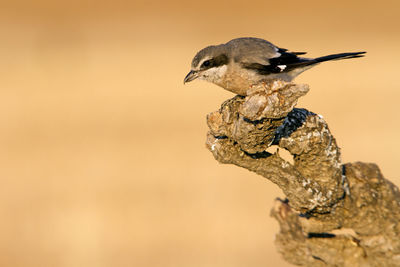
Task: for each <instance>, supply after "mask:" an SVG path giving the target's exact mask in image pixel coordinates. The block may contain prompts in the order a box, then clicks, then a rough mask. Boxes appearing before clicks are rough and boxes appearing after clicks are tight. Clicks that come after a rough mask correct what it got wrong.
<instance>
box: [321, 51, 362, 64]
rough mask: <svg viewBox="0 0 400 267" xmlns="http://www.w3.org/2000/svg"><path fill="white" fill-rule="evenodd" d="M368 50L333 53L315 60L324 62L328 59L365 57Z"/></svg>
mask: <svg viewBox="0 0 400 267" xmlns="http://www.w3.org/2000/svg"><path fill="white" fill-rule="evenodd" d="M365 53H366V52H353V53H341V54H333V55H328V56H324V57H317V58H314V61H315V62H318V63H319V62H324V61H328V60H339V59H348V58H357V57H363V56H364V55H363V54H365Z"/></svg>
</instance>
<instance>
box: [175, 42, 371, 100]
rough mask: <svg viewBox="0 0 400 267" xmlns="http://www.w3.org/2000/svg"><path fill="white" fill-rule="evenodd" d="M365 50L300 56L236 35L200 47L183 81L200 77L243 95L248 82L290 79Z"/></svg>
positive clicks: (247, 87)
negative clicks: (224, 40)
mask: <svg viewBox="0 0 400 267" xmlns="http://www.w3.org/2000/svg"><path fill="white" fill-rule="evenodd" d="M365 53H366V52H348V53H340V54H331V55H327V56H322V57H317V58H305V57H301V56H302V55H304V54H306V52H290V51H289V50H288V49H285V48H279V47H277V46H275V45H274V44H272V43H270V42H268V41H266V40H264V39H261V38H255V37H243V38H236V39H233V40H231V41H229V42H227V43H225V44H220V45H211V46H207V47H206V48H203V49H202V50H200V51H199V52H198V53H197V54H196V55H195V57H194V58H193V60H192V64H191V70H190V72H189V73H188V74H187V75H186V77H185V79H184V81H183V83H184V84H185V83H188V82H191V81H193V80H195V79H201V80H205V81H208V82H211V83H214V84H216V85H218V86H220V87H222V88H224V89H226V90H228V91H231V92H233V93H235V94H238V95H242V96H245V95H246V92H247V90H248V89H249V88H251V86H253V85H255V84H257V83H259V82H261V81H268V80H282V81H285V82H291V81H293V79H294V78H296V77H297V76H298V75H299V74H301V73H302V72H304V71H305V70H308V69H310V68H312V67H314V66H316V65H318V64H319V63H321V62H325V61H330V60H339V59H349V58H358V57H363V56H364V54H365Z"/></svg>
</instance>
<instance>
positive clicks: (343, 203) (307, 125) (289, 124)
mask: <svg viewBox="0 0 400 267" xmlns="http://www.w3.org/2000/svg"><path fill="white" fill-rule="evenodd" d="M308 90H309V89H308V86H306V85H297V84H293V83H286V82H281V81H274V82H263V83H260V84H258V85H254V86H253V87H252V88H251V89H250V90H249V92H248V95H247V96H246V97H243V96H236V97H234V98H232V99H229V100H227V101H225V102H224V103H223V104H222V106H221V108H220V109H219V110H218V111H215V112H212V113H210V114H209V115H208V116H207V124H208V126H209V128H210V131H209V132H208V134H207V141H206V145H207V148H208V149H209V150H210V151H211V152H212V153H213V155H214V157H215V159H216V160H217V161H219V162H221V163H226V164H235V165H237V166H240V167H243V168H246V169H248V170H250V171H253V172H256V173H257V174H259V175H262V176H263V177H265V178H267V179H269V180H271V181H272V182H273V183H275V184H277V185H278V186H279V187H280V188H281V189H282V190H283V192H284V193H285V195H286V197H287V199H286V200H277V201H276V205H275V207H273V209H272V211H271V215H272V216H273V217H274V218H275V219H277V221H278V222H279V224H280V228H281V231H280V233H279V234H278V235H277V238H276V245H277V247H278V250H279V251H280V252H281V253H282V255H283V257H284V258H285V259H286V260H287V261H289V262H291V263H293V264H295V265H302V266H400V223H399V221H400V193H399V190H398V188H397V187H396V186H395V185H393V184H392V183H391V182H390V181H388V180H386V179H385V178H384V177H383V176H382V174H381V172H380V170H379V168H378V166H376V165H375V164H369V163H361V162H356V163H347V164H342V163H341V159H340V149H339V147H338V146H337V144H336V140H335V138H334V137H333V136H332V134H331V133H330V131H329V128H328V125H327V124H326V122H325V121H324V119H323V118H322V116H320V115H317V114H314V113H312V112H309V111H307V110H305V109H297V108H294V106H295V105H296V104H297V100H298V98H299V97H301V96H303V95H305V94H306V93H307V92H308ZM272 145H278V146H279V147H280V148H282V149H286V150H287V151H289V152H290V154H291V155H292V156H293V163H289V162H287V161H286V160H284V159H283V158H281V157H280V155H279V152H276V153H274V154H271V153H268V152H266V149H267V148H269V147H270V146H272Z"/></svg>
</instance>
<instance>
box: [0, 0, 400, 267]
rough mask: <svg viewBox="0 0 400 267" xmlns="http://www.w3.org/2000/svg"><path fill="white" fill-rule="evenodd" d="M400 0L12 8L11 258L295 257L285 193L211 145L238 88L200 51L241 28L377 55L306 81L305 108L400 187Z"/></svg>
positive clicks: (1, 82) (109, 261)
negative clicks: (283, 208)
mask: <svg viewBox="0 0 400 267" xmlns="http://www.w3.org/2000/svg"><path fill="white" fill-rule="evenodd" d="M2 2H5V1H2ZM330 2H332V1H330ZM399 3H400V2H399V1H397V0H393V1H389V0H383V1H368V0H367V1H366V0H363V1H344V0H343V1H334V4H329V5H328V4H326V1H265V0H263V1H258V2H252V1H233V2H232V1H221V2H218V3H216V1H213V0H206V1H173V2H169V1H159V2H155V1H153V2H149V1H129V2H128V1H126V2H124V1H121V0H118V1H110V2H109V3H108V2H105V1H84V2H82V1H77V0H76V1H72V2H71V1H62V2H61V1H47V2H46V1H25V2H23V1H8V3H0V5H1V6H0V127H1V129H0V147H1V149H2V153H1V154H0V156H1V159H0V177H1V186H0V217H1V220H0V266H95V267H97V266H140V267H142V266H143V267H147V266H149V267H150V266H160V267H169V266H171V267H175V266H190V267H197V266H204V267H208V266H213V267H214V266H230V267H234V266H254V267H257V266H289V265H288V264H287V263H285V262H284V261H283V260H282V259H281V257H280V255H279V254H278V253H277V252H276V249H275V247H274V244H273V240H274V235H275V233H276V232H277V231H278V225H277V223H276V222H275V221H274V220H273V219H272V218H270V217H269V210H270V208H271V207H272V205H273V200H274V198H275V197H278V196H280V197H282V196H283V194H282V193H281V191H280V190H279V189H278V188H277V187H276V186H275V185H274V184H272V183H271V182H269V181H268V180H266V179H264V178H261V177H259V176H257V175H255V174H253V173H250V172H248V171H246V170H243V169H240V168H238V167H235V166H227V165H220V164H218V163H217V162H216V161H215V160H214V159H213V157H212V155H211V153H209V152H208V151H207V150H206V149H205V146H204V142H205V135H206V132H207V127H206V124H205V116H206V114H207V113H209V112H211V111H214V110H216V109H217V108H218V107H219V105H220V103H221V102H222V101H224V100H225V99H227V98H230V97H232V96H233V95H232V94H231V93H229V92H225V91H223V90H222V89H220V88H218V87H216V86H214V85H212V84H208V83H205V82H201V81H196V82H193V83H190V84H187V85H185V86H183V84H182V81H183V78H184V76H185V75H186V73H187V72H188V71H189V67H190V62H191V59H192V57H193V56H194V54H195V53H196V52H197V51H198V50H199V49H201V48H203V47H204V46H206V45H210V44H218V43H222V42H226V41H228V40H230V39H232V38H235V37H241V36H256V37H261V38H265V39H267V40H270V41H272V42H273V43H275V44H276V45H278V46H281V47H284V48H288V49H292V50H295V51H308V52H309V56H312V57H316V56H322V55H325V54H329V53H337V52H347V51H360V50H361V51H362V50H365V51H368V55H367V57H366V58H363V59H356V60H349V61H342V62H332V63H325V64H323V65H320V66H318V67H316V68H314V69H312V70H309V71H307V72H306V73H304V74H303V75H301V76H300V77H299V78H298V79H297V81H298V82H302V83H308V84H309V85H310V86H311V91H310V93H309V94H308V95H307V96H306V97H304V99H302V100H301V101H300V103H299V106H301V107H305V108H308V109H310V110H312V111H314V112H318V113H320V114H321V115H323V116H324V117H325V119H326V120H327V122H328V123H329V125H330V129H331V131H332V132H333V133H334V135H335V136H336V138H337V141H338V144H339V145H340V146H341V147H342V154H343V161H344V162H348V161H365V162H376V163H378V164H379V166H380V168H381V170H382V171H383V174H384V175H385V177H387V178H389V179H391V180H392V181H393V182H394V183H396V184H397V185H400V179H399V174H398V168H399V156H398V153H399V149H400V139H399V138H398V137H399V134H400V119H399V111H398V99H399V97H400V82H399V78H398V76H399V65H398V64H399V62H400V51H399V48H400V34H399V33H400V30H399V29H400V18H399V17H398V11H399V8H400V4H399Z"/></svg>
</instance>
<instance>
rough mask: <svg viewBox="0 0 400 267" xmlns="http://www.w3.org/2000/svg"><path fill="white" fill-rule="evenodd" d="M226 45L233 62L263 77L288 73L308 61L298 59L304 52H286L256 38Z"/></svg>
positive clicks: (235, 41) (239, 39) (238, 40)
mask: <svg viewBox="0 0 400 267" xmlns="http://www.w3.org/2000/svg"><path fill="white" fill-rule="evenodd" d="M226 45H227V46H229V47H230V49H231V53H232V55H233V59H234V61H235V62H237V63H239V64H241V65H242V67H244V68H247V69H252V70H255V71H257V72H259V73H260V74H264V75H266V74H270V73H280V72H288V71H290V70H293V69H294V68H296V67H298V66H299V65H302V66H303V65H304V64H306V63H305V62H308V61H309V59H305V58H300V57H298V55H304V54H306V53H305V52H288V50H287V49H284V48H279V47H277V46H275V45H273V44H272V43H270V42H268V41H265V40H263V39H258V38H238V39H234V40H232V41H230V42H228V43H227V44H226Z"/></svg>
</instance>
